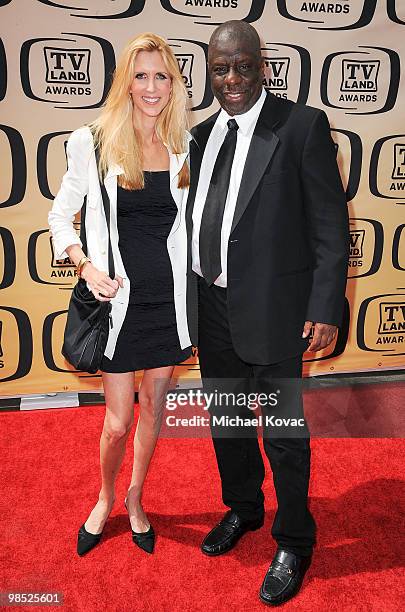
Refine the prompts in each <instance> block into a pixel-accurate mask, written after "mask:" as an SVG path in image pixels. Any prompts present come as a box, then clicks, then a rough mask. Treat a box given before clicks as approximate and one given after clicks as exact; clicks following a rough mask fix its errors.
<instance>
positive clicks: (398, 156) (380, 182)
mask: <svg viewBox="0 0 405 612" xmlns="http://www.w3.org/2000/svg"><path fill="white" fill-rule="evenodd" d="M369 183H370V191H371V193H372V194H373V195H375V196H377V197H380V198H385V199H388V200H404V199H405V134H394V135H392V136H384V137H383V138H380V139H379V140H377V142H376V143H375V145H374V147H373V150H372V153H371V160H370V171H369ZM402 203H403V202H402Z"/></svg>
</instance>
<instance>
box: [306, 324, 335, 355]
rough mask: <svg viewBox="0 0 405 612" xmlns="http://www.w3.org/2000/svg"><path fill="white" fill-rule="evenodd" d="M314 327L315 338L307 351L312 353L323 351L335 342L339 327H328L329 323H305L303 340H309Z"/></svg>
mask: <svg viewBox="0 0 405 612" xmlns="http://www.w3.org/2000/svg"><path fill="white" fill-rule="evenodd" d="M312 325H314V337H313V339H312V342H311V344H310V345H309V347H308V349H307V350H308V351H311V352H315V351H321V350H322V349H324V348H326V347H327V346H329V344H330V343H331V342H332V340H334V338H335V336H336V331H337V327H336V325H328V324H327V323H314V322H313V321H305V325H304V331H303V332H302V337H303V338H307V337H308V336H309V333H310V331H311V327H312Z"/></svg>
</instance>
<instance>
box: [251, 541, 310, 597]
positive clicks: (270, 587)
mask: <svg viewBox="0 0 405 612" xmlns="http://www.w3.org/2000/svg"><path fill="white" fill-rule="evenodd" d="M311 559H312V557H311V556H309V557H300V556H298V555H295V554H294V553H291V552H288V551H286V550H283V549H281V548H279V549H278V550H277V552H276V554H275V556H274V559H273V561H272V562H271V565H270V567H269V569H268V572H267V574H266V576H265V577H264V580H263V584H262V586H261V589H260V592H259V596H260V599H261V600H262V602H263V603H265V604H270V605H273V606H278V605H280V604H282V603H284V602H285V601H288V600H289V599H291V597H294V595H296V594H297V593H298V591H299V590H300V588H301V584H302V581H303V580H304V576H305V572H306V571H307V569H308V568H309V566H310V565H311Z"/></svg>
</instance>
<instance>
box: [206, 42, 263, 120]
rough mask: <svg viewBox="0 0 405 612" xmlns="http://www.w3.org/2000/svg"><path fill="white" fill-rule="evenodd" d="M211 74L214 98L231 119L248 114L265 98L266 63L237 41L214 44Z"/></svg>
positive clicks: (210, 61)
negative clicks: (263, 93)
mask: <svg viewBox="0 0 405 612" xmlns="http://www.w3.org/2000/svg"><path fill="white" fill-rule="evenodd" d="M208 72H209V75H210V79H211V87H212V91H213V94H214V96H215V97H216V98H217V100H218V102H219V103H220V105H221V106H222V108H223V109H225V110H226V112H227V113H228V114H229V115H241V114H242V113H246V111H248V110H249V109H250V108H252V106H253V105H254V103H255V102H256V101H257V99H258V98H259V96H260V94H261V91H262V82H263V78H264V63H263V60H262V59H261V58H258V57H257V55H256V53H255V52H254V51H252V50H251V49H250V48H249V44H248V43H246V42H243V40H240V39H238V38H237V37H235V38H234V40H232V41H231V40H229V39H227V40H216V41H215V42H214V43H211V44H210V46H209V52H208Z"/></svg>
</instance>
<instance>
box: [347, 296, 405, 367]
mask: <svg viewBox="0 0 405 612" xmlns="http://www.w3.org/2000/svg"><path fill="white" fill-rule="evenodd" d="M357 343H358V345H359V348H360V349H362V350H363V351H371V352H381V351H382V352H383V354H384V355H385V356H387V357H389V356H393V355H405V294H385V295H375V296H372V297H369V298H367V299H366V300H364V301H363V303H362V304H361V306H360V309H359V315H358V318H357Z"/></svg>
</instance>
